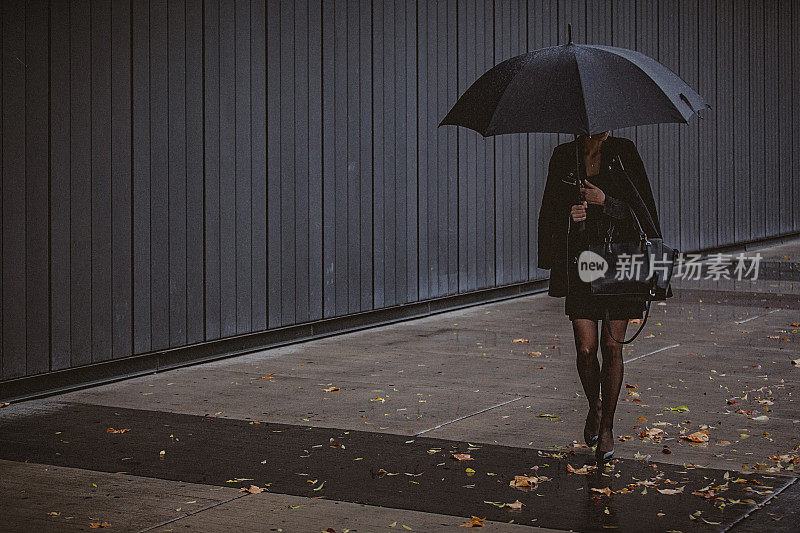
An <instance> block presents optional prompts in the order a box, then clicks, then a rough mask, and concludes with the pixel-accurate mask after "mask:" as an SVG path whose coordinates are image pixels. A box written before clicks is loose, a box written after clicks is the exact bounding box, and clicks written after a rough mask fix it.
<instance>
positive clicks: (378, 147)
mask: <svg viewBox="0 0 800 533" xmlns="http://www.w3.org/2000/svg"><path fill="white" fill-rule="evenodd" d="M372 17H373V20H374V22H375V26H376V27H377V28H379V29H380V31H377V32H375V35H374V37H373V41H372V52H373V55H374V57H373V61H372V63H373V71H372V74H373V76H372V88H371V89H372V95H373V96H372V102H373V105H374V106H375V108H376V109H377V110H378V113H379V114H380V116H383V117H385V119H384V120H382V121H378V122H377V123H376V124H375V126H374V129H373V132H372V146H373V154H374V156H375V161H376V164H375V168H374V169H373V170H372V183H373V191H374V193H375V198H374V200H373V204H372V205H373V216H372V221H373V234H372V235H373V240H374V242H373V257H374V261H373V273H374V275H373V282H374V284H375V291H374V305H375V307H385V306H387V305H391V303H389V302H391V299H392V297H391V295H388V301H387V295H386V288H387V286H390V284H391V278H392V277H393V276H394V272H393V271H391V272H390V269H391V265H390V264H388V262H389V260H390V250H391V249H392V247H393V243H392V230H393V227H392V226H391V224H390V223H389V222H388V219H389V218H390V217H391V215H392V211H393V206H392V202H391V200H389V199H388V198H387V195H388V194H389V193H390V191H391V190H392V189H393V187H394V184H393V183H392V179H391V176H392V174H393V172H392V171H391V170H389V169H388V168H387V167H389V166H390V165H391V166H394V150H393V142H394V138H393V137H394V136H393V135H392V131H391V130H392V128H393V124H394V113H393V112H392V100H393V98H392V96H393V95H392V91H393V90H394V87H393V85H394V84H393V82H392V74H393V72H392V70H393V68H394V64H393V61H392V59H393V57H392V52H393V51H394V46H392V44H391V42H390V43H386V42H385V40H390V39H391V38H392V37H393V36H394V32H393V26H392V23H393V18H394V9H393V6H392V2H391V0H389V1H382V0H378V1H376V2H375V5H374V7H373V10H372ZM387 30H388V31H387ZM387 115H388V116H387Z"/></svg>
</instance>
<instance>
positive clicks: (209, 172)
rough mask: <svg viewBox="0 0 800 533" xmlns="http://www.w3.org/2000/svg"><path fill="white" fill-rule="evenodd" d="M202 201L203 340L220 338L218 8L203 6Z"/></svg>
mask: <svg viewBox="0 0 800 533" xmlns="http://www.w3.org/2000/svg"><path fill="white" fill-rule="evenodd" d="M203 42H204V46H203V68H204V75H203V111H204V117H203V173H204V185H203V202H204V205H205V213H203V219H204V227H205V231H204V235H203V242H204V247H205V252H204V258H203V259H204V261H205V269H204V271H205V283H204V290H205V310H204V311H205V338H206V339H207V340H210V339H216V338H219V337H220V336H221V335H222V329H221V325H222V309H221V288H222V287H221V268H220V258H221V256H220V209H219V207H220V198H219V193H220V105H219V103H220V100H219V94H220V91H219V79H220V78H219V76H220V64H219V5H218V3H217V2H215V1H214V0H205V2H204V5H203Z"/></svg>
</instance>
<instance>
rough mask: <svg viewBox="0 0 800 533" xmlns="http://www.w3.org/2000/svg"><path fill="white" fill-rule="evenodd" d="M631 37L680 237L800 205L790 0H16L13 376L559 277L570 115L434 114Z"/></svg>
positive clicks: (656, 165) (799, 122) (7, 314)
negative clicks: (699, 107)
mask: <svg viewBox="0 0 800 533" xmlns="http://www.w3.org/2000/svg"><path fill="white" fill-rule="evenodd" d="M568 22H571V23H572V24H573V27H574V40H575V41H576V42H586V43H600V44H612V45H618V46H625V47H631V48H635V49H638V50H640V51H642V52H644V53H646V54H649V55H651V56H653V57H655V58H657V59H659V60H660V61H662V62H663V63H665V64H666V65H667V66H669V67H670V68H672V69H673V70H675V71H676V72H678V73H679V74H680V75H681V76H683V77H684V78H685V79H686V80H687V81H688V82H689V83H690V84H692V85H693V86H695V87H696V88H697V89H698V90H699V92H700V93H701V94H703V95H704V96H705V97H706V98H707V99H708V100H709V101H710V103H711V104H712V106H713V110H711V111H710V112H707V113H706V115H705V119H704V120H698V119H696V118H695V119H693V120H692V122H691V123H690V124H689V125H662V126H652V127H641V128H638V129H636V130H633V129H629V130H624V131H617V132H614V134H615V135H621V136H627V137H630V138H632V139H634V140H635V141H636V142H637V144H638V146H639V149H640V152H641V153H642V156H643V159H644V161H645V164H646V166H647V169H648V171H649V172H650V177H651V180H652V183H653V188H654V191H655V194H656V197H657V201H658V205H659V208H660V214H661V217H662V221H663V224H662V225H663V227H664V228H665V232H666V237H667V238H668V239H669V240H670V241H671V242H674V243H676V244H678V245H679V246H680V247H681V248H682V249H684V250H689V249H699V248H708V247H715V246H720V245H726V244H730V243H735V242H742V241H747V240H751V239H758V238H762V237H768V236H774V235H778V234H782V233H787V232H793V231H797V230H798V229H800V201H798V197H800V172H799V171H798V170H797V168H798V167H800V160H798V156H797V155H795V154H797V153H800V130H799V129H798V128H799V127H800V115H799V113H800V93H799V92H798V91H800V82H798V76H800V65H798V61H799V60H800V29H798V28H800V7H798V5H797V3H796V2H791V1H790V0H780V1H770V2H761V1H754V2H748V1H744V0H736V1H734V2H731V1H728V0H691V1H674V0H661V1H658V2H657V1H652V0H640V1H633V0H630V1H626V0H614V1H592V0H579V1H567V0H560V1H556V0H538V1H537V0H529V1H526V0H518V1H510V0H495V1H492V0H470V1H466V0H465V1H454V0H448V1H445V0H442V1H438V2H437V1H419V2H413V1H409V0H394V1H391V0H390V1H378V0H374V1H372V0H348V1H346V0H337V1H335V2H334V1H328V2H319V1H299V0H284V1H278V0H270V1H268V2H266V3H264V2H260V1H256V0H253V1H249V0H236V1H234V0H219V1H217V0H206V1H205V2H201V1H199V0H198V1H193V0H187V1H185V2H184V1H183V0H169V2H167V1H165V0H153V1H150V2H148V1H144V0H120V1H116V0H113V1H109V0H92V1H89V0H72V1H66V0H64V1H61V0H52V1H50V2H47V1H42V0H31V1H27V2H26V1H23V0H4V1H3V2H2V44H1V46H2V69H0V70H1V71H2V72H1V74H0V76H1V78H0V84H2V118H1V120H0V128H2V130H1V132H2V166H1V167H0V169H1V170H0V171H1V172H2V231H0V236H1V238H2V243H1V245H2V283H1V284H0V288H1V290H2V328H0V331H1V332H2V358H0V359H1V360H2V373H1V374H0V380H8V379H11V378H16V377H20V376H29V375H34V374H39V373H47V372H52V371H55V370H59V369H65V368H73V367H79V366H81V365H87V364H89V363H96V362H100V361H106V360H110V359H119V358H126V357H129V356H131V355H134V354H144V353H148V352H153V351H157V350H162V349H165V348H168V347H178V346H186V345H190V344H195V343H203V342H207V341H211V340H213V339H219V338H223V337H230V336H233V335H237V334H243V333H249V332H255V331H263V330H267V329H270V328H275V327H278V326H284V325H289V324H298V323H303V322H309V321H315V320H318V319H321V318H326V317H335V316H343V315H347V314H351V313H355V312H359V311H365V310H371V309H379V308H384V307H388V306H396V305H402V304H404V303H408V302H415V301H420V300H426V299H431V298H436V297H441V296H445V295H450V294H455V293H460V292H466V291H473V290H476V289H480V288H486V287H493V286H498V285H504V284H511V283H515V282H520V281H525V280H532V279H536V278H537V277H543V275H544V274H546V272H544V271H538V270H537V269H536V234H535V233H536V232H535V227H536V219H537V216H538V202H539V198H540V197H541V193H542V188H543V181H544V177H545V176H544V172H545V169H546V167H547V161H548V158H549V156H550V153H551V151H552V149H553V147H554V146H555V145H556V144H557V143H558V142H560V141H561V142H563V141H566V140H569V137H567V136H563V135H562V136H560V137H559V136H557V135H538V134H531V135H527V136H525V135H513V136H503V137H500V138H497V139H487V140H484V139H483V138H481V137H479V136H478V135H477V134H475V133H473V132H470V131H466V130H463V129H457V128H454V127H446V128H441V129H437V128H436V124H437V123H438V121H439V120H440V119H441V118H442V117H443V116H444V114H445V113H446V111H447V110H448V109H449V107H450V106H451V105H452V104H453V103H454V102H455V100H456V99H457V97H458V95H459V94H461V92H463V90H464V89H465V88H466V87H467V86H468V85H469V84H470V83H471V82H472V81H474V80H475V79H476V78H477V77H478V76H479V75H480V74H481V73H482V72H483V71H484V70H486V69H488V68H489V67H490V66H491V65H493V64H495V63H497V62H499V61H501V60H503V59H506V58H508V57H510V56H513V55H516V54H519V53H522V52H524V51H526V50H532V49H535V48H539V47H543V46H550V45H556V44H563V43H564V42H565V39H566V25H567V23H568Z"/></svg>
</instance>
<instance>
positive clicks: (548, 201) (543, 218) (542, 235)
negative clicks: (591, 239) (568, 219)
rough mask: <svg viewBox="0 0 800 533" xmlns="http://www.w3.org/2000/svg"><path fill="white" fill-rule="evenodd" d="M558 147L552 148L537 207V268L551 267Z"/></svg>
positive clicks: (556, 220) (556, 212)
mask: <svg viewBox="0 0 800 533" xmlns="http://www.w3.org/2000/svg"><path fill="white" fill-rule="evenodd" d="M557 152H558V149H557V148H556V149H555V150H553V155H551V156H550V164H549V165H548V170H547V181H546V182H545V185H544V193H543V194H542V204H541V208H540V209H539V226H538V261H537V266H538V267H539V268H545V269H551V268H553V253H554V251H555V249H554V241H555V238H556V236H557V235H558V230H559V227H560V224H559V215H560V209H558V206H559V204H560V202H559V201H558V194H557V188H558V184H559V183H560V182H559V179H560V176H558V168H559V164H558V157H557Z"/></svg>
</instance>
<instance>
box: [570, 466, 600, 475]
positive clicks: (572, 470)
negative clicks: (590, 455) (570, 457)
mask: <svg viewBox="0 0 800 533" xmlns="http://www.w3.org/2000/svg"><path fill="white" fill-rule="evenodd" d="M596 468H597V467H596V466H594V465H583V466H582V467H580V468H575V467H574V466H572V465H571V464H569V463H567V472H569V473H570V474H581V475H583V476H585V475H587V474H589V473H591V472H592V471H593V470H595V469H596Z"/></svg>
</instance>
